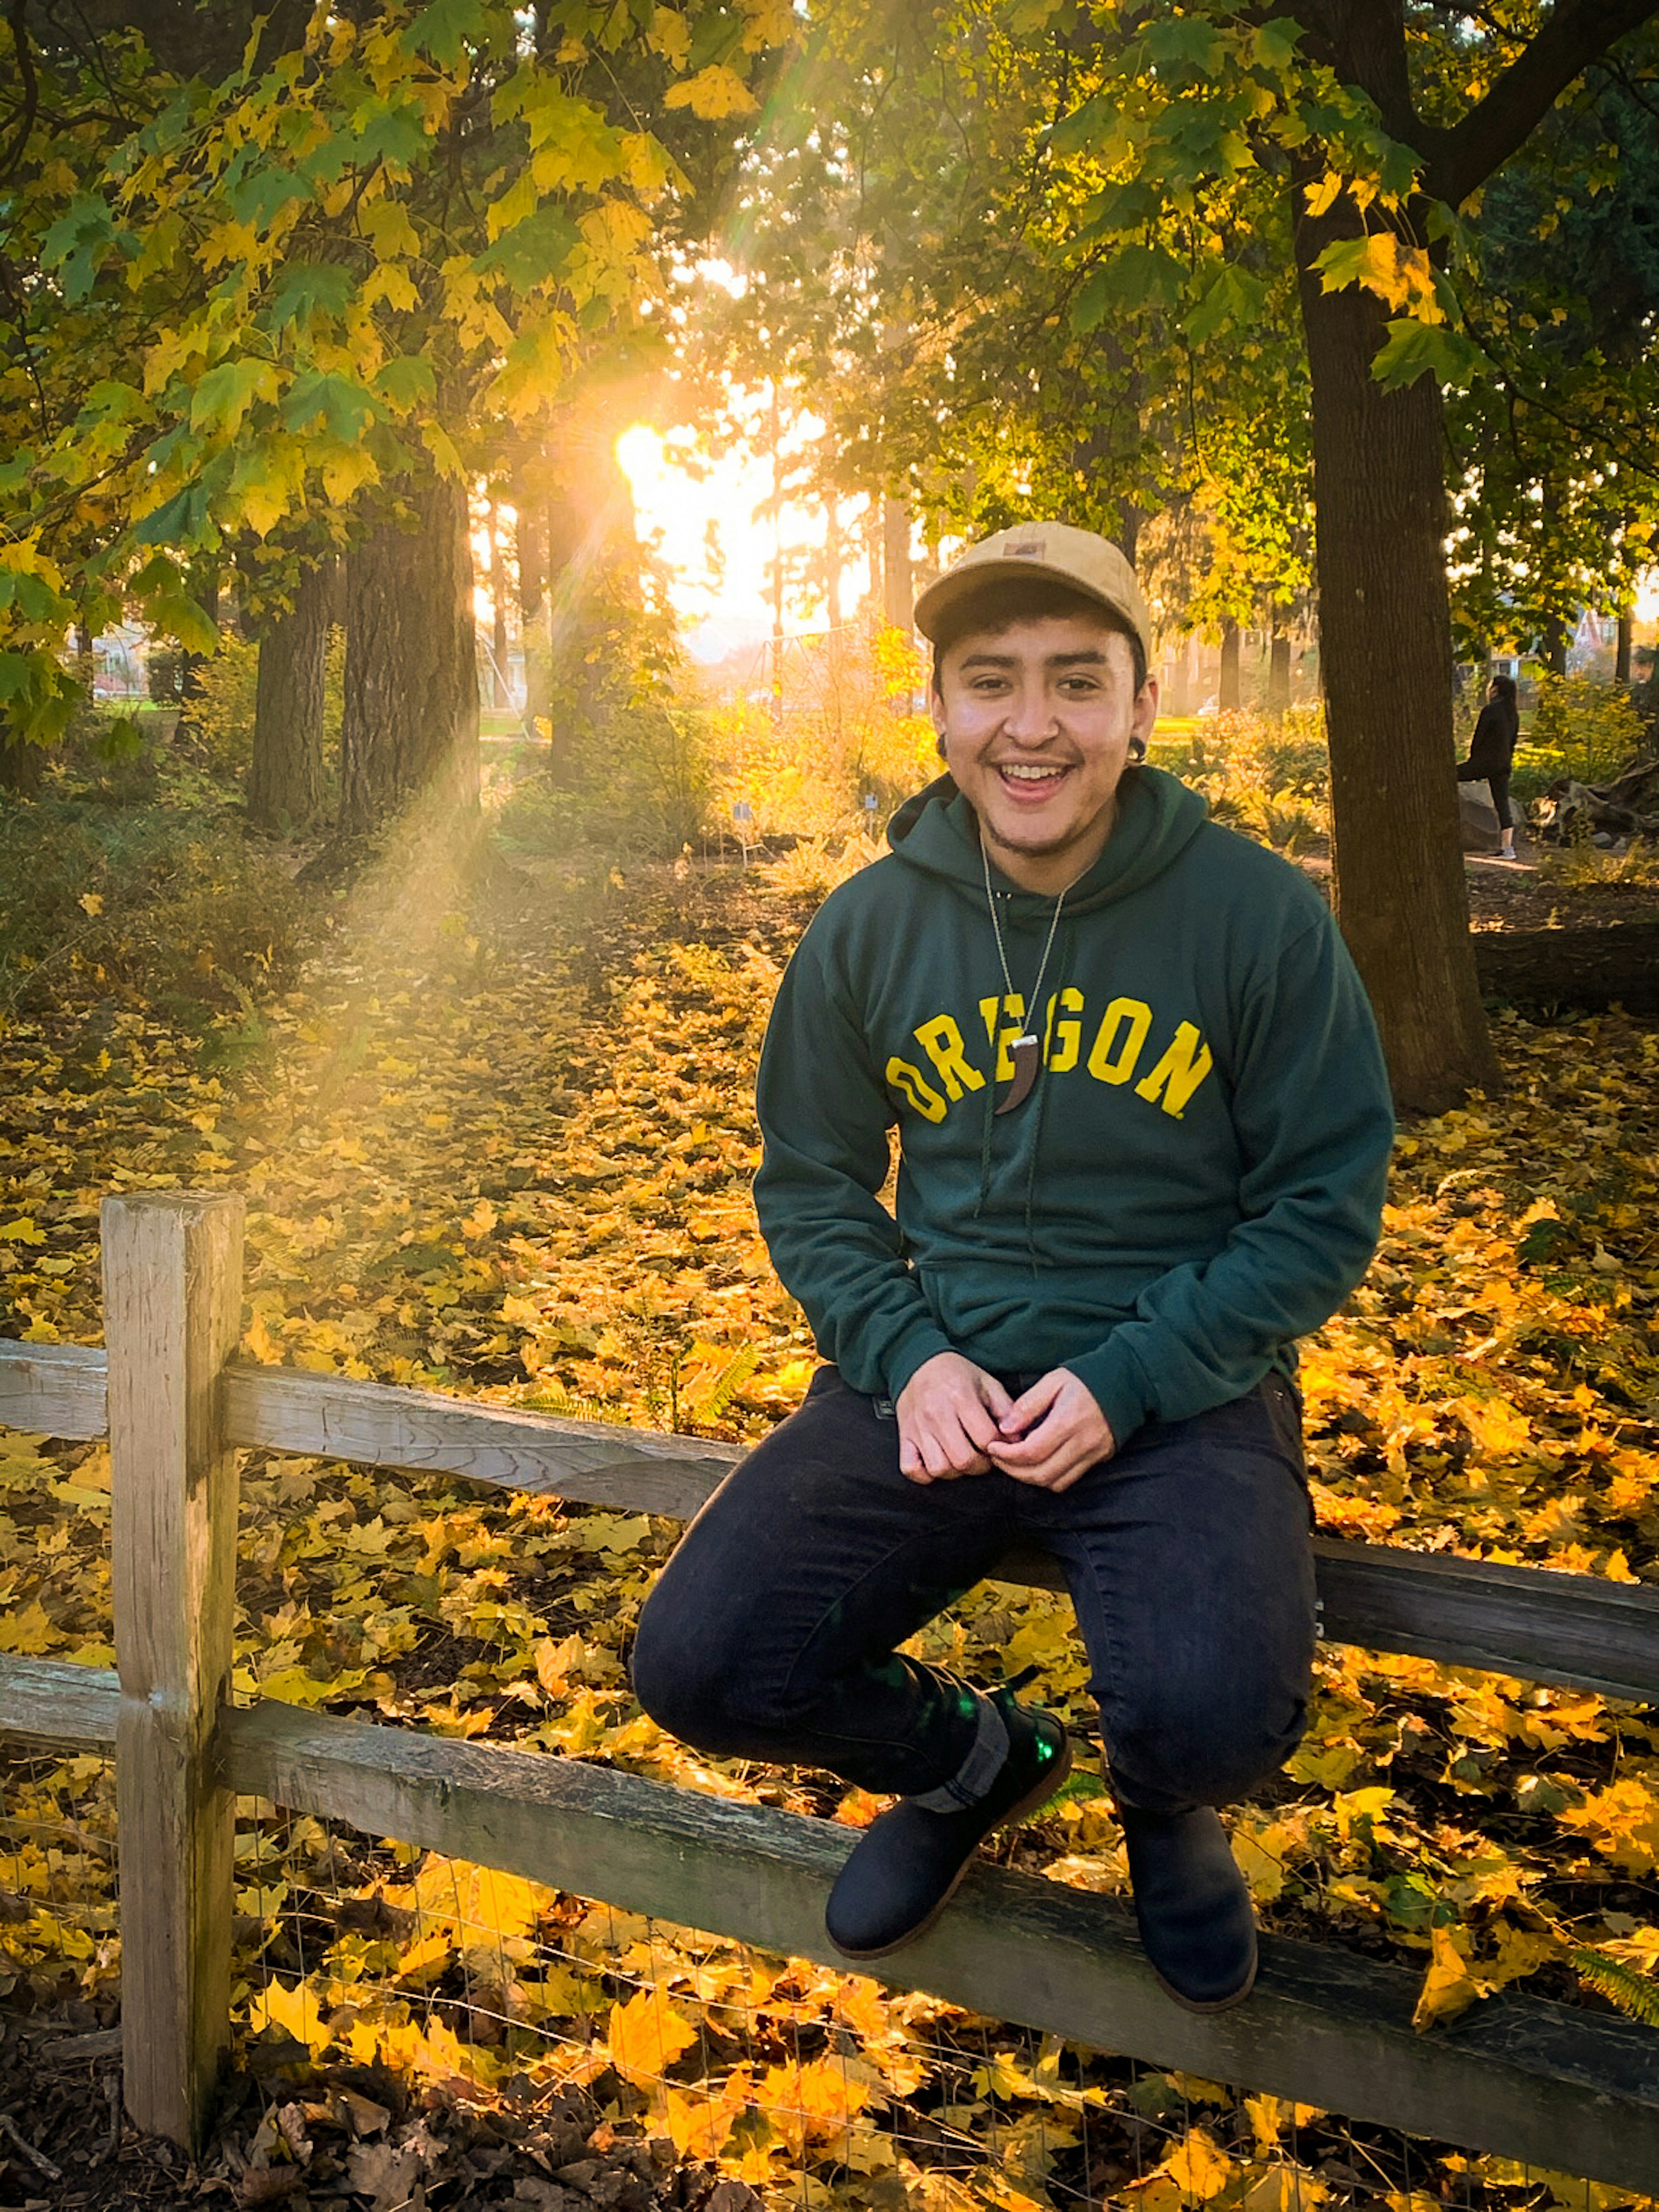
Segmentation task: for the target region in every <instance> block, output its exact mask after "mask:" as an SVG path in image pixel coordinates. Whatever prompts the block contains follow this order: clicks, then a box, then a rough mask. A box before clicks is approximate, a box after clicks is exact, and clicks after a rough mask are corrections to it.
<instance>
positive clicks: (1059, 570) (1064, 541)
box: [915, 522, 1152, 661]
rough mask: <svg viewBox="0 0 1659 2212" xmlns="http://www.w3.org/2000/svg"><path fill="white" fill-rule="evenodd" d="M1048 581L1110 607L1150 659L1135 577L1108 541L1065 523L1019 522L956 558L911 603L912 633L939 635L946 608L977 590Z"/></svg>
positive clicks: (1147, 624)
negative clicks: (1029, 579) (1018, 580)
mask: <svg viewBox="0 0 1659 2212" xmlns="http://www.w3.org/2000/svg"><path fill="white" fill-rule="evenodd" d="M1032 575H1036V576H1052V577H1053V578H1054V580H1055V582H1056V583H1060V584H1069V585H1070V586H1071V587H1072V589H1073V591H1077V592H1085V594H1086V595H1087V596H1088V597H1089V598H1090V599H1098V600H1099V601H1100V604H1101V605H1102V606H1103V607H1109V609H1110V610H1111V611H1112V612H1113V613H1114V614H1115V616H1116V617H1117V618H1118V620H1119V621H1120V622H1121V623H1126V624H1127V627H1128V628H1129V629H1132V630H1133V632H1134V634H1135V635H1136V636H1137V637H1138V638H1139V640H1140V644H1141V650H1142V651H1143V652H1144V653H1146V658H1147V659H1148V661H1150V660H1151V659H1152V622H1151V619H1150V617H1148V615H1147V612H1146V600H1145V599H1142V598H1141V596H1140V586H1139V584H1138V583H1137V582H1136V581H1135V572H1134V570H1133V568H1131V567H1130V566H1129V563H1128V562H1127V559H1126V558H1125V557H1124V555H1123V554H1122V552H1121V550H1120V549H1119V548H1118V547H1117V546H1115V545H1114V544H1112V542H1111V540H1110V539H1109V538H1102V537H1101V536H1100V535H1099V533H1098V532H1096V531H1093V530H1074V529H1073V527H1072V526H1071V524H1070V523H1068V522H1022V523H1019V524H1018V525H1017V526H1016V527H1015V528H1013V529H1012V530H999V531H998V532H997V533H996V535H995V536H994V538H981V540H980V542H979V544H977V545H970V546H969V548H968V550H967V551H966V552H965V553H963V554H961V555H959V556H958V557H957V560H956V561H955V562H952V564H951V567H950V568H947V569H946V570H945V574H943V575H942V576H939V577H936V578H935V580H933V582H932V583H931V584H929V585H928V586H927V590H926V591H925V592H923V593H922V595H921V598H920V599H918V600H917V601H916V614H915V623H916V628H917V629H919V630H920V631H921V634H922V635H923V636H924V637H926V638H932V637H933V636H935V635H937V634H938V627H939V617H940V616H941V615H943V614H944V612H945V609H946V608H947V607H949V606H952V605H955V603H956V602H957V600H958V599H962V598H963V597H964V596H965V595H966V594H967V593H968V592H976V591H978V590H979V589H980V587H981V585H984V584H989V583H1000V582H1001V581H1003V580H1005V579H1009V578H1012V577H1015V576H1032Z"/></svg>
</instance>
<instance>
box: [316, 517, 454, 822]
mask: <svg viewBox="0 0 1659 2212" xmlns="http://www.w3.org/2000/svg"><path fill="white" fill-rule="evenodd" d="M406 500H407V504H408V506H409V507H410V509H411V512H412V521H411V524H410V526H409V527H407V528H405V527H404V526H400V525H399V524H398V523H395V522H383V523H380V524H377V525H376V526H375V527H374V529H373V530H371V531H370V532H369V533H368V537H367V538H365V539H364V540H363V542H362V544H361V545H359V546H358V547H357V548H356V550H355V551H354V552H353V553H352V554H351V555H350V556H349V558H348V560H347V562H346V665H345V715H344V720H343V726H342V728H341V732H340V829H341V831H342V833H343V835H345V836H354V835H360V834H362V833H363V832H365V831H368V830H371V829H378V828H379V827H380V824H381V823H385V822H386V821H389V820H390V819H391V818H392V816H394V815H395V814H397V813H398V812H400V811H402V810H403V809H404V807H405V806H407V805H409V804H410V802H411V801H412V800H414V799H430V800H431V801H432V802H433V803H434V804H435V805H436V806H438V807H440V808H441V809H443V810H446V811H453V814H454V815H456V816H457V817H468V818H470V817H471V816H473V815H475V814H476V812H477V804H478V663H477V637H476V635H475V632H474V629H473V611H472V549H471V543H470V539H469V535H468V530H467V511H466V493H465V489H464V488H463V487H462V486H461V485H459V484H456V483H435V484H425V485H422V486H421V487H420V488H419V489H416V490H413V491H410V492H409V493H408V494H407V495H406Z"/></svg>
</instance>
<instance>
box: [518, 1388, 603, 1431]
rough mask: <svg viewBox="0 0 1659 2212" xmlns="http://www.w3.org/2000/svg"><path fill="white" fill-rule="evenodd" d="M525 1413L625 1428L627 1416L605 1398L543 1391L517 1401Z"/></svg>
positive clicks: (557, 1391)
mask: <svg viewBox="0 0 1659 2212" xmlns="http://www.w3.org/2000/svg"><path fill="white" fill-rule="evenodd" d="M519 1403H520V1406H522V1407H524V1409H525V1411H526V1413H556V1414H557V1415H558V1417H559V1419H561V1420H562V1421H610V1422H611V1423H612V1424H613V1425H617V1426H622V1427H625V1426H626V1425H627V1422H628V1415H627V1414H626V1413H624V1412H623V1408H622V1407H620V1406H613V1405H612V1404H611V1402H610V1401H609V1400H608V1399H606V1398H573V1397H572V1396H571V1395H570V1394H569V1392H568V1391H566V1390H543V1391H541V1392H539V1393H538V1395H537V1396H535V1397H533V1398H520V1401H519Z"/></svg>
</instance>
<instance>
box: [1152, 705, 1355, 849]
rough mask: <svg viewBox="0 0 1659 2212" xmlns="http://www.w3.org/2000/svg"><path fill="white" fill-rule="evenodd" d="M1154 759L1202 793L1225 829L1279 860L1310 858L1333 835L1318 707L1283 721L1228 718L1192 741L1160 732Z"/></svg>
mask: <svg viewBox="0 0 1659 2212" xmlns="http://www.w3.org/2000/svg"><path fill="white" fill-rule="evenodd" d="M1151 757H1152V760H1153V761H1154V762H1155V763H1156V764H1157V765H1158V767H1159V768H1166V769H1169V770H1170V772H1171V774H1172V775H1178V776H1179V777H1180V778H1181V780H1182V782H1183V783H1189V784H1191V785H1192V787H1193V788H1194V790H1195V791H1199V792H1201V793H1203V795H1204V797H1205V798H1206V799H1208V801H1209V803H1210V811H1211V813H1212V814H1213V815H1214V817H1215V818H1216V820H1217V821H1218V822H1222V823H1226V825H1227V826H1228V828H1230V829H1242V830H1243V832H1244V833H1245V835H1246V836H1250V837H1255V838H1257V839H1259V840H1260V841H1261V843H1263V844H1265V845H1271V846H1272V847H1273V848H1274V850H1275V851H1277V852H1280V853H1285V854H1291V855H1295V854H1298V853H1305V852H1308V851H1310V850H1311V849H1312V848H1313V847H1314V846H1316V844H1318V843H1319V842H1320V841H1321V840H1322V839H1324V838H1327V837H1328V836H1329V835H1330V829H1331V804H1330V790H1331V775H1330V756H1329V754H1328V751H1327V750H1326V745H1325V720H1324V712H1323V709H1322V708H1319V707H1292V708H1291V709H1290V711H1289V712H1288V713H1287V714H1285V716H1284V718H1283V720H1279V718H1278V717H1276V716H1267V715H1263V714H1222V715H1218V717H1217V718H1216V719H1215V720H1212V721H1210V720H1206V721H1204V722H1201V723H1200V725H1199V726H1198V728H1197V729H1196V730H1194V732H1193V734H1192V735H1191V736H1190V737H1186V738H1164V739H1160V738H1158V736H1157V734H1156V732H1155V733H1154V735H1153V738H1152V755H1151Z"/></svg>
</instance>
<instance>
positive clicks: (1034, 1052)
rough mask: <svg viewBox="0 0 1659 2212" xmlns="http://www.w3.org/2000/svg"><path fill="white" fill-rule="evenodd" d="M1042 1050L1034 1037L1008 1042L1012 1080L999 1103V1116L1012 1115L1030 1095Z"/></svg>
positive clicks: (1023, 1037)
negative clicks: (1012, 1066)
mask: <svg viewBox="0 0 1659 2212" xmlns="http://www.w3.org/2000/svg"><path fill="white" fill-rule="evenodd" d="M1008 1050H1009V1053H1010V1054H1011V1055H1012V1060H1013V1063H1014V1079H1013V1081H1012V1083H1011V1084H1010V1085H1008V1088H1007V1091H1006V1093H1005V1094H1004V1096H1003V1097H1002V1099H1001V1100H1000V1103H999V1104H998V1106H997V1109H996V1111H997V1112H998V1113H999V1114H1012V1112H1013V1110H1014V1109H1015V1107H1016V1106H1023V1105H1024V1103H1025V1102H1026V1100H1027V1099H1028V1098H1029V1097H1030V1095H1031V1085H1033V1084H1034V1083H1035V1082H1036V1079H1037V1060H1038V1058H1039V1055H1040V1054H1041V1053H1042V1047H1041V1046H1040V1045H1039V1044H1038V1042H1037V1041H1036V1038H1035V1037H1034V1036H1017V1037H1012V1038H1011V1039H1010V1040H1009V1044H1008Z"/></svg>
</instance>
